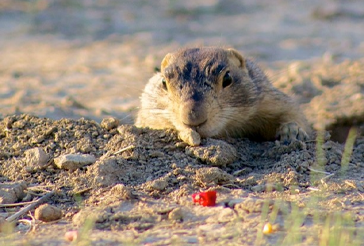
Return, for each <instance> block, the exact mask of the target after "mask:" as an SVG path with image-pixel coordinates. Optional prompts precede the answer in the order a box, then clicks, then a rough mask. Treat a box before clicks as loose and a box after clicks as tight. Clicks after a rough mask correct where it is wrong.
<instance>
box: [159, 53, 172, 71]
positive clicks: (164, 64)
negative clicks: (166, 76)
mask: <svg viewBox="0 0 364 246" xmlns="http://www.w3.org/2000/svg"><path fill="white" fill-rule="evenodd" d="M171 58H172V54H171V53H168V54H167V55H166V56H165V57H164V58H163V60H162V63H161V71H163V70H164V69H165V68H166V67H168V65H169V63H170V61H171Z"/></svg>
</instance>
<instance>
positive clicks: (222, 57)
mask: <svg viewBox="0 0 364 246" xmlns="http://www.w3.org/2000/svg"><path fill="white" fill-rule="evenodd" d="M135 125H136V126H138V127H150V128H152V129H166V128H172V129H175V130H177V131H178V133H179V137H180V138H181V139H182V140H183V141H184V142H186V143H187V144H189V145H191V146H196V145H199V144H200V141H201V137H202V138H207V137H216V138H219V137H247V138H250V139H252V140H258V141H270V140H275V139H279V140H281V141H283V142H290V141H292V140H296V139H298V140H301V141H302V140H306V139H308V136H309V135H308V133H309V127H308V126H307V123H306V120H305V117H304V116H303V113H302V112H301V111H300V109H299V107H298V105H296V104H295V102H294V101H293V100H292V99H291V98H290V97H288V96H287V95H285V94H284V93H283V92H281V91H279V90H278V89H276V88H275V87H273V85H272V84H271V83H270V81H269V80H268V78H267V77H266V76H265V74H264V72H263V71H262V70H261V69H260V68H259V67H258V66H257V64H256V63H254V62H253V61H252V60H250V59H246V58H244V57H243V56H242V55H241V54H240V53H239V52H238V51H236V50H235V49H225V48H219V47H202V48H186V49H182V50H179V51H177V52H175V53H169V54H167V55H166V56H165V57H164V59H163V61H162V63H161V71H160V72H159V73H157V74H155V75H154V76H153V77H152V78H151V79H150V80H149V82H148V83H147V85H146V86H145V89H144V92H143V93H142V96H141V108H140V110H139V112H138V115H137V119H136V122H135Z"/></svg>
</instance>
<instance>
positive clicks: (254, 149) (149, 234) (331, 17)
mask: <svg viewBox="0 0 364 246" xmlns="http://www.w3.org/2000/svg"><path fill="white" fill-rule="evenodd" d="M318 2H319V3H318ZM363 21H364V3H362V2H361V1H350V2H345V4H344V2H341V1H329V0H327V1H300V2H296V1H295V3H293V1H275V2H274V4H273V2H272V1H268V0H267V1H259V2H258V1H234V0H229V1H183V3H181V2H178V1H163V0H160V1H153V2H152V1H150V2H149V1H123V3H119V2H118V1H111V0H109V1H99V2H97V3H96V2H94V1H86V0H84V1H77V3H76V2H74V1H57V0H54V1H46V0H39V1H6V0H5V1H2V2H1V3H0V51H1V59H0V85H1V88H0V119H1V121H0V182H1V183H0V199H1V204H0V205H1V206H0V217H1V218H2V219H0V224H2V227H1V230H2V231H1V232H0V234H1V238H0V244H4V245H24V244H25V245H27V244H28V245H68V244H69V242H66V241H65V238H64V235H65V233H66V232H67V231H72V230H79V238H78V243H79V244H87V243H91V244H92V245H259V244H261V245H319V244H320V245H363V243H362V242H363V241H364V236H363V235H364V137H363V132H364V106H363V105H364V79H363V78H364V60H363V59H362V58H361V57H363V55H364V42H363V39H362V37H363V36H364V29H363V28H362V25H363ZM185 45H188V46H192V45H226V46H234V47H235V48H237V49H239V50H241V51H242V52H244V53H245V54H246V55H248V56H252V57H253V58H255V59H256V60H258V61H259V62H260V63H261V64H262V65H263V67H264V68H265V70H266V71H267V74H268V75H269V77H270V78H272V81H273V83H274V84H275V86H277V87H278V88H280V89H281V90H282V91H284V92H286V93H288V94H290V95H292V96H293V97H295V98H296V100H297V101H298V102H300V104H301V106H302V110H303V111H304V112H305V114H306V116H307V118H308V120H309V122H310V124H311V125H312V126H313V127H314V128H315V129H317V130H319V129H321V130H322V129H325V130H327V132H325V131H319V132H318V133H317V137H316V139H314V140H312V141H308V142H293V143H291V144H289V145H282V144H280V143H279V142H263V143H256V142H251V141H249V140H248V139H219V140H218V139H205V140H204V141H203V142H202V145H201V146H200V147H194V148H191V147H188V146H186V145H185V144H183V143H182V142H181V141H180V140H178V138H177V136H176V134H175V133H174V132H173V131H152V130H149V129H138V128H135V127H133V126H132V125H128V124H126V123H132V122H133V116H134V115H135V112H136V110H137V106H138V95H139V94H140V91H141V90H142V88H143V86H144V84H145V83H146V81H147V79H148V77H150V76H151V75H152V73H153V69H154V67H156V66H159V65H158V64H159V62H160V60H161V59H162V58H163V55H165V54H166V53H167V52H169V51H171V50H173V49H176V48H178V47H181V46H185ZM110 116H112V117H114V118H108V117H110ZM81 117H84V118H81ZM103 119H105V120H103ZM102 120H103V121H102ZM119 120H120V122H119ZM350 129H352V130H351V131H350V134H349V130H350ZM348 136H349V138H348ZM68 154H75V155H76V157H74V158H78V159H77V161H75V162H74V163H73V165H72V166H69V165H67V163H66V164H64V165H63V166H61V165H60V164H59V163H60V162H61V157H63V156H65V155H68ZM84 155H87V156H84ZM82 158H83V159H85V160H86V161H85V162H83V159H82ZM205 190H216V191H217V205H216V206H214V207H202V206H199V205H196V204H193V202H192V198H191V195H192V194H193V193H196V192H199V191H205ZM49 191H54V192H55V194H54V195H53V196H51V197H50V198H49V199H48V201H47V202H48V204H50V205H54V206H55V207H57V208H59V209H60V210H61V212H62V217H61V218H60V219H59V220H56V221H53V222H41V221H39V220H35V219H34V209H32V210H31V211H30V213H25V214H24V215H23V216H21V217H20V218H18V219H16V220H15V223H14V224H13V225H10V226H8V225H7V224H6V223H4V222H3V219H4V218H9V217H10V216H12V215H13V214H14V213H16V212H18V211H19V210H20V208H21V207H24V206H26V203H27V202H31V201H34V200H36V199H37V198H39V197H41V196H43V195H44V194H45V193H47V192H49ZM20 202H22V203H24V205H22V206H9V204H13V203H20ZM6 204H8V205H6ZM5 205H6V206H5ZM267 222H269V223H271V224H272V225H273V227H274V232H273V233H271V234H269V235H264V234H263V226H264V224H265V223H267ZM11 228H12V230H13V232H9V230H10V229H11Z"/></svg>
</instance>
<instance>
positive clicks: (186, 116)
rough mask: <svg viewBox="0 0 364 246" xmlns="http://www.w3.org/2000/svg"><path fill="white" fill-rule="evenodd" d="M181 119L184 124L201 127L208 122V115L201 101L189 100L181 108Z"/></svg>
mask: <svg viewBox="0 0 364 246" xmlns="http://www.w3.org/2000/svg"><path fill="white" fill-rule="evenodd" d="M180 117H181V120H182V122H183V124H185V125H188V126H199V125H201V124H203V123H205V122H206V121H207V114H206V109H205V107H204V105H203V104H202V103H201V101H195V100H189V101H187V102H185V103H183V104H182V105H181V107H180Z"/></svg>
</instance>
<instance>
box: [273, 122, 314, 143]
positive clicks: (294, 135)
mask: <svg viewBox="0 0 364 246" xmlns="http://www.w3.org/2000/svg"><path fill="white" fill-rule="evenodd" d="M277 138H279V140H280V141H281V142H283V143H290V142H292V141H294V140H300V141H305V140H307V139H308V134H307V133H306V131H305V130H304V129H303V128H302V127H300V126H299V125H298V124H297V123H296V122H290V123H286V124H283V125H281V127H280V128H279V129H278V131H277Z"/></svg>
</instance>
